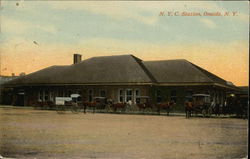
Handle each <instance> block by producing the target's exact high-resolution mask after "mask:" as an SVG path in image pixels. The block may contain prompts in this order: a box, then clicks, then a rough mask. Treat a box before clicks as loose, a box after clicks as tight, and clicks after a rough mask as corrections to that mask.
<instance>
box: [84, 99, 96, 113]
mask: <svg viewBox="0 0 250 159" xmlns="http://www.w3.org/2000/svg"><path fill="white" fill-rule="evenodd" d="M97 105H98V103H97V102H87V101H83V102H82V106H83V109H84V114H86V109H87V108H88V107H90V108H92V109H93V113H95V109H96V107H97Z"/></svg>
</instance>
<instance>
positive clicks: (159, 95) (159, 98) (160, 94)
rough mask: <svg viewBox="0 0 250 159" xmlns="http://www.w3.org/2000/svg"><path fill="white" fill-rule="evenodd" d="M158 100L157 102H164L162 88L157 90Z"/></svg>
mask: <svg viewBox="0 0 250 159" xmlns="http://www.w3.org/2000/svg"><path fill="white" fill-rule="evenodd" d="M156 102H157V103H160V102H162V93H161V91H160V90H157V91H156Z"/></svg>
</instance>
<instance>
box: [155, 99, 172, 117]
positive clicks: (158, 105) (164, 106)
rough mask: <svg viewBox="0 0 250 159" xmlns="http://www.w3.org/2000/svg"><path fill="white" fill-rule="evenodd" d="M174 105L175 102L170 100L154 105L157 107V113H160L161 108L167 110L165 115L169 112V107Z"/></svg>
mask: <svg viewBox="0 0 250 159" xmlns="http://www.w3.org/2000/svg"><path fill="white" fill-rule="evenodd" d="M173 105H175V102H173V101H171V102H164V103H159V104H157V105H156V107H157V112H158V114H160V113H161V110H162V109H165V110H166V111H167V116H169V112H170V109H171V107H172V106H173Z"/></svg>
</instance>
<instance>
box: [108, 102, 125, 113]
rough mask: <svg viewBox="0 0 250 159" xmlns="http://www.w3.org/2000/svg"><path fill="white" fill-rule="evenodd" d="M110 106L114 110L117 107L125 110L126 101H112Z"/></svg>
mask: <svg viewBox="0 0 250 159" xmlns="http://www.w3.org/2000/svg"><path fill="white" fill-rule="evenodd" d="M111 107H112V108H113V111H114V112H116V111H117V109H122V111H123V112H125V111H126V109H127V103H114V104H112V105H111Z"/></svg>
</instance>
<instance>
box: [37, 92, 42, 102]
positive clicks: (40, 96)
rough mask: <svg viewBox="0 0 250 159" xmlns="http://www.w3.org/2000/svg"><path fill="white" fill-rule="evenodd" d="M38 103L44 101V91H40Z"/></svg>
mask: <svg viewBox="0 0 250 159" xmlns="http://www.w3.org/2000/svg"><path fill="white" fill-rule="evenodd" d="M38 101H43V91H42V90H40V91H39V92H38Z"/></svg>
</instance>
